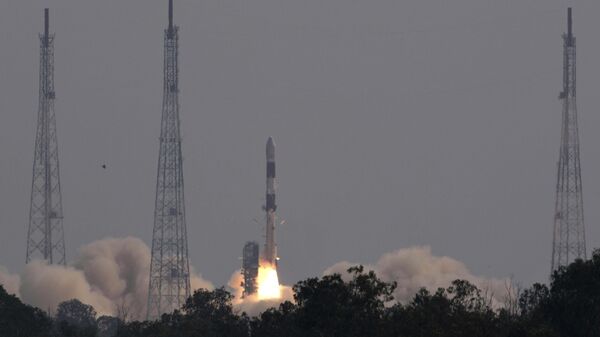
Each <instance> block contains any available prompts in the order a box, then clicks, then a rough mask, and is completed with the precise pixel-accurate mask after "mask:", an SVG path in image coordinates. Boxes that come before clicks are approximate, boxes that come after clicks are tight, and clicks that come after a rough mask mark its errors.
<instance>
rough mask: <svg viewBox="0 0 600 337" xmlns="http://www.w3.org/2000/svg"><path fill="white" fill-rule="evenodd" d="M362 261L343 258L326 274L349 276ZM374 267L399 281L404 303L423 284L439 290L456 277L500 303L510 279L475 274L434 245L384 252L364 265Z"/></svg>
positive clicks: (380, 274)
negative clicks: (433, 249) (436, 253)
mask: <svg viewBox="0 0 600 337" xmlns="http://www.w3.org/2000/svg"><path fill="white" fill-rule="evenodd" d="M358 264H359V263H350V262H348V261H342V262H338V263H336V264H334V265H333V266H331V267H329V268H327V269H326V270H325V272H324V273H323V274H324V275H328V274H334V273H338V274H341V275H342V276H343V277H348V278H349V274H348V273H347V270H348V268H350V267H352V266H356V265H358ZM364 267H365V269H366V270H373V271H374V272H375V273H376V274H377V276H378V277H379V278H381V279H382V280H383V281H386V282H394V281H395V282H396V283H397V284H398V286H397V288H396V290H395V291H394V298H395V299H396V300H398V301H400V302H402V303H406V302H409V301H410V300H411V299H412V298H413V296H414V295H415V294H416V293H417V292H418V291H419V289H421V288H426V289H428V290H429V291H436V290H437V289H438V288H446V287H448V286H450V284H451V283H452V281H454V280H456V279H461V280H467V281H469V282H471V283H472V284H474V285H475V286H477V287H478V288H479V289H481V290H482V292H483V293H484V295H485V296H488V297H489V298H490V299H491V300H492V306H494V307H498V306H501V305H502V303H504V301H505V300H506V298H507V296H508V295H509V294H508V291H509V290H508V289H510V287H507V285H509V284H510V280H508V279H496V278H485V277H480V276H475V275H473V274H472V273H471V272H470V271H469V269H468V268H467V266H466V265H465V264H464V263H462V262H460V261H458V260H456V259H453V258H451V257H447V256H434V255H433V254H432V253H431V247H429V246H422V247H410V248H402V249H398V250H396V251H393V252H391V253H386V254H383V255H382V256H381V257H380V258H379V260H378V261H377V262H376V263H375V264H374V265H364Z"/></svg>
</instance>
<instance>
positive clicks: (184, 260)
mask: <svg viewBox="0 0 600 337" xmlns="http://www.w3.org/2000/svg"><path fill="white" fill-rule="evenodd" d="M178 30H179V27H177V26H174V25H173V0H169V25H168V26H167V29H165V36H164V82H163V90H164V92H163V106H162V119H161V128H160V147H159V155H158V174H157V178H156V200H155V208H154V229H153V232H152V258H151V262H150V282H149V283H150V284H149V288H148V314H147V318H148V319H156V318H159V317H160V316H161V315H162V314H163V313H166V312H170V311H172V310H174V309H179V308H180V307H181V306H182V305H183V304H184V303H185V301H186V299H187V298H188V297H189V296H190V272H189V262H188V245H187V229H186V224H185V200H184V191H183V158H182V155H181V134H180V129H179V101H178V94H179V81H178V76H179V68H178V42H179V34H178Z"/></svg>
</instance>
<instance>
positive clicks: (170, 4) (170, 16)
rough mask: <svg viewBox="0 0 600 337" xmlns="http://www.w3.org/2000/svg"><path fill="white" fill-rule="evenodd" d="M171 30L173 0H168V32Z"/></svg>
mask: <svg viewBox="0 0 600 337" xmlns="http://www.w3.org/2000/svg"><path fill="white" fill-rule="evenodd" d="M172 31H173V0H169V32H172Z"/></svg>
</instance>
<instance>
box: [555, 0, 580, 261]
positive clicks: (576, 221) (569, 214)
mask: <svg viewBox="0 0 600 337" xmlns="http://www.w3.org/2000/svg"><path fill="white" fill-rule="evenodd" d="M563 40H564V56H563V57H564V60H563V90H562V92H561V93H560V99H561V100H562V103H563V111H562V132H561V143H560V151H559V157H558V158H559V159H558V179H557V182H556V205H555V213H554V240H553V244H552V271H554V270H556V269H557V268H559V267H561V266H565V265H568V264H569V263H571V262H573V261H574V260H575V259H578V258H582V259H585V258H586V248H585V228H584V224H583V194H582V186H581V164H580V160H579V131H578V127H577V106H576V102H575V97H576V87H575V83H576V82H575V79H576V76H575V74H576V72H575V69H576V67H575V56H576V54H575V37H574V36H573V20H572V15H571V8H569V10H568V32H567V33H566V34H563Z"/></svg>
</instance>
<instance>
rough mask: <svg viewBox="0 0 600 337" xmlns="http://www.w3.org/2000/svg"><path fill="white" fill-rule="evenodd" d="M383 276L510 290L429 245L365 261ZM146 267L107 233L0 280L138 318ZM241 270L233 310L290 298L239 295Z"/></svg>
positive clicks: (496, 296) (43, 303)
mask: <svg viewBox="0 0 600 337" xmlns="http://www.w3.org/2000/svg"><path fill="white" fill-rule="evenodd" d="M356 265H358V263H351V262H348V261H342V262H338V263H336V264H334V265H333V266H331V267H329V268H327V269H326V270H325V271H324V273H323V274H324V275H327V274H333V273H339V274H341V275H342V276H343V277H344V278H345V279H349V275H348V273H347V269H348V268H349V267H351V266H356ZM364 267H365V269H366V270H373V271H375V272H376V273H377V275H378V276H379V277H380V278H381V279H382V280H384V281H386V282H392V281H395V282H397V284H398V287H397V288H396V290H395V292H394V297H395V298H396V299H397V300H399V301H401V302H404V303H406V302H408V301H410V300H411V299H412V297H413V296H414V294H415V293H416V292H417V291H418V290H419V289H420V288H422V287H425V288H427V289H429V290H430V291H435V290H436V289H437V288H446V287H448V286H449V285H450V284H451V282H452V281H454V280H456V279H463V280H467V281H469V282H471V283H473V284H474V285H476V286H477V287H478V288H480V289H482V290H484V292H485V293H487V295H488V296H490V297H491V298H492V301H493V303H492V304H493V305H494V306H499V305H501V304H502V303H503V302H504V300H505V299H506V296H507V294H508V291H510V290H507V289H508V288H509V287H507V285H508V284H509V280H508V279H497V278H485V277H480V276H476V275H473V274H472V273H471V272H470V271H469V269H468V268H467V267H466V266H465V264H464V263H462V262H460V261H458V260H456V259H453V258H451V257H446V256H434V255H433V254H432V252H431V248H430V247H428V246H424V247H411V248H404V249H399V250H396V251H393V252H390V253H387V254H384V255H382V256H381V257H380V258H379V259H378V261H377V262H376V263H375V264H371V265H364ZM149 271H150V249H149V248H148V246H147V245H146V244H145V243H144V242H143V241H142V240H140V239H138V238H133V237H127V238H107V239H103V240H99V241H95V242H92V243H90V244H88V245H85V246H83V247H82V248H81V249H80V254H79V257H78V259H77V260H76V262H75V263H74V264H73V266H67V267H65V266H56V265H47V264H45V263H44V262H42V261H33V262H31V263H29V264H28V265H27V266H26V267H25V269H24V270H23V272H22V273H21V275H17V274H10V273H9V272H8V271H7V270H6V269H5V268H3V267H0V284H2V285H3V286H4V288H5V289H6V290H7V291H8V292H9V293H14V294H16V295H17V296H19V297H20V298H21V299H22V300H23V301H24V302H26V303H28V304H31V305H35V306H37V307H39V308H41V309H44V310H51V311H54V310H55V308H56V306H57V305H58V304H59V303H60V302H63V301H66V300H70V299H72V298H77V299H79V300H80V301H82V302H84V303H87V304H90V305H92V306H93V307H94V308H95V309H96V311H97V312H98V314H99V315H113V316H117V315H123V312H124V311H125V312H126V313H127V317H128V318H129V319H142V318H144V315H145V310H146V300H147V295H148V293H147V292H148V275H149ZM190 272H191V280H190V281H191V285H192V289H193V290H195V289H199V288H206V289H213V288H214V287H213V285H212V284H211V283H210V282H209V281H207V280H205V279H203V278H202V276H201V275H200V274H198V273H196V272H194V271H193V268H192V270H191V271H190ZM241 283H242V276H241V274H240V271H239V270H238V271H236V272H235V273H233V275H232V276H231V278H230V280H229V282H228V286H229V288H230V289H231V290H232V293H233V295H234V296H235V297H234V300H233V305H234V308H235V310H236V311H238V312H246V313H247V314H249V315H252V316H255V315H258V314H260V313H261V312H263V311H265V310H266V309H268V308H271V307H277V306H278V305H279V304H280V303H282V302H284V301H293V291H292V288H291V287H289V286H286V285H281V293H282V296H281V298H280V299H277V300H269V301H264V300H259V299H258V298H257V296H256V295H252V296H247V297H245V298H242V292H243V288H242V286H241Z"/></svg>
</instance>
